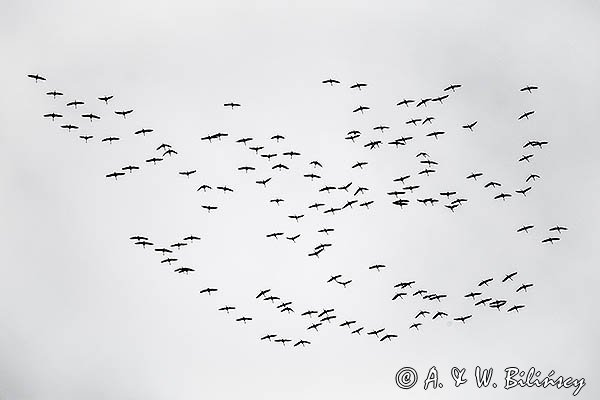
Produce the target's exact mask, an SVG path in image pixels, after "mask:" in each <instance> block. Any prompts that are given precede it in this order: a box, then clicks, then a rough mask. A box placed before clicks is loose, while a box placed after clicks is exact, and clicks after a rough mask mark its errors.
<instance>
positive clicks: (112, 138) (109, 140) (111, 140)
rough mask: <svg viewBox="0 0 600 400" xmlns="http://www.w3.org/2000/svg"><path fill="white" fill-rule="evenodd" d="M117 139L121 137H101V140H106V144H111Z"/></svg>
mask: <svg viewBox="0 0 600 400" xmlns="http://www.w3.org/2000/svg"><path fill="white" fill-rule="evenodd" d="M118 140H121V139H120V138H118V137H116V136H108V137H105V138H104V139H102V142H108V144H112V142H116V141H118Z"/></svg>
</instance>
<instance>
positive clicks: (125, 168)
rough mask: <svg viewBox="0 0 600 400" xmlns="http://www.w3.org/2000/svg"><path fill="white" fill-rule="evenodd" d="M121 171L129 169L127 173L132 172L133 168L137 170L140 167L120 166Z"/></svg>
mask: <svg viewBox="0 0 600 400" xmlns="http://www.w3.org/2000/svg"><path fill="white" fill-rule="evenodd" d="M121 169H122V170H123V171H129V173H131V172H133V171H134V170H138V169H140V167H136V166H135V165H128V166H126V167H123V168H121Z"/></svg>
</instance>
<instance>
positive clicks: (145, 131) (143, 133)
mask: <svg viewBox="0 0 600 400" xmlns="http://www.w3.org/2000/svg"><path fill="white" fill-rule="evenodd" d="M150 132H154V129H148V128H143V129H140V130H137V131H135V132H133V134H134V135H139V134H140V133H141V134H142V135H144V136H146V133H150Z"/></svg>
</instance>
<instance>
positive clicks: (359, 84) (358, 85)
mask: <svg viewBox="0 0 600 400" xmlns="http://www.w3.org/2000/svg"><path fill="white" fill-rule="evenodd" d="M366 86H367V84H366V83H358V82H357V83H355V84H354V85H352V86H350V89H358V90H361V88H363V87H366Z"/></svg>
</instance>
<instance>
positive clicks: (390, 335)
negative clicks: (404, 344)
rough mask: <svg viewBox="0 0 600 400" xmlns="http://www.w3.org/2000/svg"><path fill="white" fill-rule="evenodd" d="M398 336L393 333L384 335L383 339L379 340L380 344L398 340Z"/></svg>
mask: <svg viewBox="0 0 600 400" xmlns="http://www.w3.org/2000/svg"><path fill="white" fill-rule="evenodd" d="M397 337H398V335H395V334H392V333H388V334H387V335H384V336H383V337H382V338H381V339H379V341H380V342H383V341H384V340H386V339H387V340H389V341H391V340H392V339H393V338H397Z"/></svg>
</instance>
